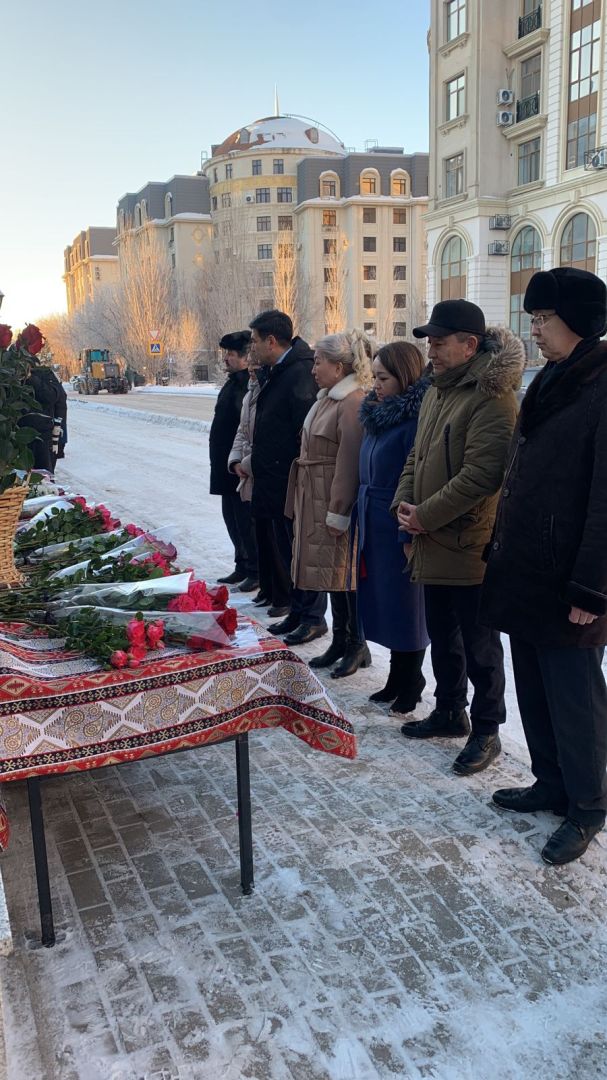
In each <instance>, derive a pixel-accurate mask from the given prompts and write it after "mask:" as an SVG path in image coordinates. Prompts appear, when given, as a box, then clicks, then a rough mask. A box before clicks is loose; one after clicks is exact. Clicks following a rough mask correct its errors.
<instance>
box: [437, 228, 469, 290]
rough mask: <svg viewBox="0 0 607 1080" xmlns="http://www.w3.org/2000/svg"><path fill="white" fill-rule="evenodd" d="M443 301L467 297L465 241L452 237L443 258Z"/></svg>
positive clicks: (441, 274) (444, 250)
mask: <svg viewBox="0 0 607 1080" xmlns="http://www.w3.org/2000/svg"><path fill="white" fill-rule="evenodd" d="M440 271H441V273H440V276H441V290H440V298H441V300H459V299H462V298H465V296H466V253H465V250H464V243H463V240H460V238H459V236H452V237H451V239H450V240H448V241H447V243H446V244H445V246H444V248H443V254H442V256H441V267H440Z"/></svg>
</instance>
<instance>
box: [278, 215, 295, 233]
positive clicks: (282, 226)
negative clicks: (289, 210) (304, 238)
mask: <svg viewBox="0 0 607 1080" xmlns="http://www.w3.org/2000/svg"><path fill="white" fill-rule="evenodd" d="M278 231H279V232H292V231H293V218H292V217H291V215H290V214H285V215H284V216H283V215H282V214H281V215H280V217H279V218H278Z"/></svg>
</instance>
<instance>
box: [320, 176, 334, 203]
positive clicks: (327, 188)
mask: <svg viewBox="0 0 607 1080" xmlns="http://www.w3.org/2000/svg"><path fill="white" fill-rule="evenodd" d="M320 194H321V197H322V198H323V199H334V198H335V196H336V195H337V181H336V180H321V181H320Z"/></svg>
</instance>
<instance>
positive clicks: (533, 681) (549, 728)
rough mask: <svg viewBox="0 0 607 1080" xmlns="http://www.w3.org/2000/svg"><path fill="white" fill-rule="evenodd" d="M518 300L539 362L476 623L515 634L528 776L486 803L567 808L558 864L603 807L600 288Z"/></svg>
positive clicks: (586, 836)
mask: <svg viewBox="0 0 607 1080" xmlns="http://www.w3.org/2000/svg"><path fill="white" fill-rule="evenodd" d="M524 303H525V310H526V311H528V312H530V313H531V315H532V328H533V329H532V332H533V335H534V337H535V339H536V341H537V343H538V345H539V347H540V349H541V351H542V354H543V356H544V358H545V359H546V361H547V363H546V365H545V367H544V369H543V370H542V371H541V372H539V373H538V375H536V377H535V379H534V380H533V382H532V383H531V386H530V387H529V389H528V391H527V393H526V394H525V397H524V398H523V404H522V406H521V413H520V417H519V421H518V424H517V428H516V431H515V433H514V439H513V444H512V447H511V452H510V458H509V463H508V466H507V471H506V477H505V481H504V488H503V491H502V499H501V502H500V506H499V509H498V515H497V519H496V525H495V531H494V535H493V537H492V541H491V544H490V547H489V558H488V565H487V573H486V576H485V585H484V590H483V597H482V608H481V619H482V620H483V622H485V623H486V624H487V625H489V626H492V627H495V628H497V629H499V630H503V631H505V632H506V633H508V634H509V635H510V644H511V649H512V662H513V667H514V677H515V682H516V692H517V697H518V703H519V708H520V713H521V718H522V722H523V727H524V730H525V737H526V739H527V745H528V747H529V752H530V755H531V768H532V771H533V774H534V776H535V778H536V780H535V783H534V784H533V785H532V786H531V787H526V788H508V789H503V790H501V791H496V792H495V794H494V796H493V799H494V801H495V802H496V803H497V805H498V806H501V807H503V808H504V809H506V810H514V811H521V812H529V811H535V810H547V811H551V812H553V813H556V814H559V815H562V816H563V817H564V818H565V820H564V822H563V823H562V825H561V826H560V827H559V828H558V829H557V830H556V832H555V833H554V834H553V835H552V836H551V837H550V839H549V840H548V842H547V844H546V846H545V847H544V849H543V851H542V857H543V859H544V860H545V862H548V863H550V864H554V865H561V864H563V863H567V862H571V861H572V860H573V859H577V858H579V856H580V855H583V853H584V852H585V851H586V848H587V847H588V844H589V843H590V841H591V840H592V838H593V836H595V835H596V833H598V832H599V831H600V830H601V829H602V828H603V825H604V823H605V815H606V812H607V775H606V767H607V687H606V685H605V678H604V675H603V672H602V667H601V664H602V660H603V651H604V646H605V644H607V343H605V342H601V341H599V338H600V337H601V335H602V334H604V332H605V329H606V327H607V290H606V288H605V285H604V283H603V282H602V281H601V280H600V279H599V278H598V277H596V276H595V275H594V274H590V273H588V272H587V271H585V270H576V269H573V268H569V267H567V268H565V267H557V268H556V269H554V270H549V271H541V272H539V273H537V274H534V276H533V277H532V278H531V281H530V282H529V285H528V287H527V292H526V294H525V302H524Z"/></svg>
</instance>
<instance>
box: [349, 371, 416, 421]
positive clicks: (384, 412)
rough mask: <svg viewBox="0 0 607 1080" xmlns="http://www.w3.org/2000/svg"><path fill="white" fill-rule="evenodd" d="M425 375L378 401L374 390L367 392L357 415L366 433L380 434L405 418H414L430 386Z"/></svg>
mask: <svg viewBox="0 0 607 1080" xmlns="http://www.w3.org/2000/svg"><path fill="white" fill-rule="evenodd" d="M431 385H432V384H431V382H430V380H429V379H428V378H426V376H424V375H423V376H422V378H421V379H418V380H417V382H416V383H413V385H412V386H409V387H407V389H406V390H405V392H404V394H397V395H396V397H389V398H386V399H385V400H384V401H378V400H377V395H376V393H375V390H372V391H371V393H370V394H367V396H366V398H365V400H364V401H363V403H362V405H361V407H360V412H359V414H358V415H359V417H360V421H361V424H362V425H363V427H364V429H365V431H366V432H367V434H368V435H380V434H381V432H382V431H387V430H388V428H392V427H398V425H399V424H404V423H405V421H406V420H416V419H417V417H418V416H419V410H420V409H421V404H422V401H423V400H424V394H425V393H426V390H428V389H429V388H430V386H431Z"/></svg>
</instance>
